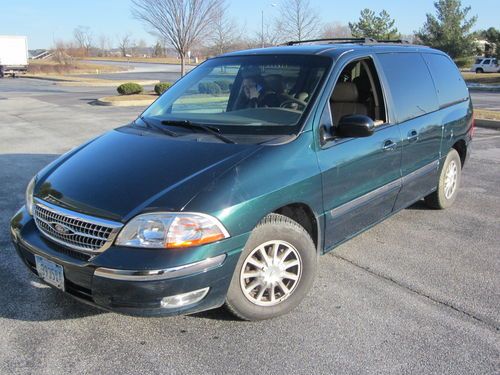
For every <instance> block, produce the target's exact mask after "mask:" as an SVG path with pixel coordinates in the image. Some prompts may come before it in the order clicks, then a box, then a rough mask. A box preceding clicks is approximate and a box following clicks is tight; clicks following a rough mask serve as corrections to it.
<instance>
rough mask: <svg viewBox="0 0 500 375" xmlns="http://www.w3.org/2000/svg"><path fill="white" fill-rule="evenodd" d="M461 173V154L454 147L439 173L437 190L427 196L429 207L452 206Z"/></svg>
mask: <svg viewBox="0 0 500 375" xmlns="http://www.w3.org/2000/svg"><path fill="white" fill-rule="evenodd" d="M453 171H454V172H453ZM461 175H462V162H461V161H460V155H458V152H457V150H455V149H453V148H452V149H451V150H450V152H448V155H447V156H446V160H445V161H444V164H443V168H442V169H441V173H440V174H439V181H438V186H437V190H436V191H435V192H434V193H432V194H430V195H428V196H426V197H425V203H426V204H427V205H428V206H429V207H431V208H437V209H444V208H448V207H450V206H451V205H452V204H453V202H455V199H456V198H457V192H458V187H459V186H460V180H461ZM453 176H454V177H453Z"/></svg>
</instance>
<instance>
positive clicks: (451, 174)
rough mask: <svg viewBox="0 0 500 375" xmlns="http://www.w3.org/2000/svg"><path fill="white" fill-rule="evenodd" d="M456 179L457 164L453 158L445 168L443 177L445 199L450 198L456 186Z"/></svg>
mask: <svg viewBox="0 0 500 375" xmlns="http://www.w3.org/2000/svg"><path fill="white" fill-rule="evenodd" d="M457 179H458V166H457V163H456V162H455V160H452V161H451V162H450V164H448V168H446V174H445V178H444V196H445V197H446V199H450V198H451V197H452V196H453V193H454V192H455V189H456V187H457Z"/></svg>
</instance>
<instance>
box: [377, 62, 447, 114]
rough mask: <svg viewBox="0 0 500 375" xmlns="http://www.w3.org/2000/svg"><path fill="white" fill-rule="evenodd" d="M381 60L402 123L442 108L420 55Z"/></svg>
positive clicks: (395, 109) (395, 108)
mask: <svg viewBox="0 0 500 375" xmlns="http://www.w3.org/2000/svg"><path fill="white" fill-rule="evenodd" d="M378 58H379V60H380V62H381V64H382V69H383V71H384V74H385V76H386V77H387V81H388V84H389V88H390V91H391V96H392V100H393V103H394V111H395V112H396V116H397V118H398V121H399V122H403V121H406V120H410V119H412V118H415V117H419V116H422V115H425V114H426V113H429V112H433V111H436V110H437V109H438V108H439V106H438V101H437V97H436V92H435V88H434V83H433V82H432V78H431V75H430V73H429V69H428V68H427V65H426V64H425V61H424V59H423V57H422V56H421V55H420V54H419V53H384V54H379V55H378Z"/></svg>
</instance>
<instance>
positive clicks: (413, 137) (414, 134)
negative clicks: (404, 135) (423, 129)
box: [408, 130, 418, 142]
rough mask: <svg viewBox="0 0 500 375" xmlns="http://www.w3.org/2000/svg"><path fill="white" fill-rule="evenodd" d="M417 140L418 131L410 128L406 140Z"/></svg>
mask: <svg viewBox="0 0 500 375" xmlns="http://www.w3.org/2000/svg"><path fill="white" fill-rule="evenodd" d="M415 141H418V133H417V131H416V130H410V131H409V132H408V142H415Z"/></svg>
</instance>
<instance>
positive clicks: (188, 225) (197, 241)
mask: <svg viewBox="0 0 500 375" xmlns="http://www.w3.org/2000/svg"><path fill="white" fill-rule="evenodd" d="M228 237H229V233H228V232H227V230H226V229H225V228H224V226H223V225H222V224H221V223H220V222H219V221H218V220H217V219H216V218H214V217H211V216H208V215H205V214H198V213H167V212H163V213H151V214H143V215H139V216H136V217H135V218H133V219H132V220H131V221H129V222H128V223H127V224H126V225H125V227H124V228H123V229H122V230H121V232H120V234H119V235H118V238H117V239H116V245H118V246H131V247H147V248H168V249H175V248H184V247H190V246H199V245H204V244H208V243H211V242H215V241H219V240H222V239H224V238H228Z"/></svg>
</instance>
